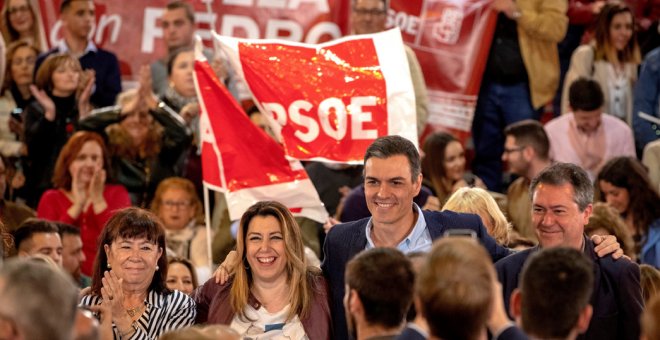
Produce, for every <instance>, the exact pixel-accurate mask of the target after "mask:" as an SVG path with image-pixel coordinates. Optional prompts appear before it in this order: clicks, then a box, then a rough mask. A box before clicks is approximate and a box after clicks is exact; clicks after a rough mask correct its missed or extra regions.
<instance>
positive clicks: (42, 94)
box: [30, 85, 55, 122]
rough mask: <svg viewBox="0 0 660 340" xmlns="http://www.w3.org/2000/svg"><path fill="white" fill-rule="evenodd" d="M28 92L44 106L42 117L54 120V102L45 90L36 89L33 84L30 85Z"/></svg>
mask: <svg viewBox="0 0 660 340" xmlns="http://www.w3.org/2000/svg"><path fill="white" fill-rule="evenodd" d="M30 93H32V96H33V97H34V99H36V100H37V102H38V103H39V104H40V105H41V107H43V108H44V117H45V118H46V119H47V120H48V121H51V122H52V121H54V120H55V103H54V102H53V100H52V99H51V98H50V97H49V96H48V94H46V91H44V90H40V89H38V88H37V87H36V86H34V85H30Z"/></svg>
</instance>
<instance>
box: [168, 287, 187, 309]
mask: <svg viewBox="0 0 660 340" xmlns="http://www.w3.org/2000/svg"><path fill="white" fill-rule="evenodd" d="M164 298H165V300H167V301H170V302H172V303H174V304H176V305H179V306H181V307H182V308H183V307H189V306H195V300H193V299H192V298H191V297H190V296H189V295H188V294H185V293H183V292H181V291H178V290H173V291H172V292H171V293H170V294H167V295H165V296H164Z"/></svg>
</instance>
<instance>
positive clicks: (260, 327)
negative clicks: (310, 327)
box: [230, 304, 309, 340]
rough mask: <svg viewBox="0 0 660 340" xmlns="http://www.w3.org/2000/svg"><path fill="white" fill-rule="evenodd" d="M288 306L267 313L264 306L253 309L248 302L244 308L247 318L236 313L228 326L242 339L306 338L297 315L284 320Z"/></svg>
mask: <svg viewBox="0 0 660 340" xmlns="http://www.w3.org/2000/svg"><path fill="white" fill-rule="evenodd" d="M289 308H290V305H286V306H285V307H284V308H282V310H281V311H279V312H275V313H269V312H268V311H267V310H266V308H264V306H261V307H259V309H258V310H255V309H254V308H253V307H252V306H251V305H249V304H248V305H247V306H246V310H245V315H246V316H247V318H248V320H243V319H241V318H240V317H239V316H238V314H236V316H234V319H233V320H232V321H231V325H230V327H231V328H232V329H234V330H235V331H237V332H238V333H240V334H241V337H242V338H243V339H254V340H257V339H273V340H308V339H309V338H308V337H307V335H306V334H305V329H304V328H303V325H302V322H300V319H299V318H298V316H297V315H296V316H295V317H294V318H293V319H292V320H290V321H289V322H286V316H287V314H288V313H289ZM250 320H255V321H250Z"/></svg>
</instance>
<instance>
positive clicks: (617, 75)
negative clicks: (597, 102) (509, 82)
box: [561, 2, 641, 124]
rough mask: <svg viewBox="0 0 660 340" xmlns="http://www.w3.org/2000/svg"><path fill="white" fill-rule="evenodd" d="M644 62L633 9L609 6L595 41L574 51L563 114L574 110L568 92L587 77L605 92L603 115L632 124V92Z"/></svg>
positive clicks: (598, 24)
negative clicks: (577, 82)
mask: <svg viewBox="0 0 660 340" xmlns="http://www.w3.org/2000/svg"><path fill="white" fill-rule="evenodd" d="M640 62H641V55H640V51H639V46H638V45H637V38H636V36H635V16H634V15H633V13H632V10H631V9H630V7H628V6H627V5H626V4H625V3H623V2H609V3H607V4H606V5H605V6H603V8H602V9H601V10H600V13H599V14H598V16H597V17H596V30H595V36H594V39H593V41H592V42H591V43H589V44H585V45H582V46H580V47H578V48H577V49H576V50H575V52H573V56H572V57H571V64H570V66H569V68H568V71H567V73H566V79H565V81H564V89H563V94H562V99H561V101H562V103H561V113H562V114H564V113H568V112H570V111H571V108H570V107H569V103H568V97H569V96H568V90H569V88H570V86H571V84H572V83H573V81H575V80H577V79H579V78H587V79H593V80H595V81H597V82H598V84H600V87H601V89H602V90H603V95H604V97H605V105H604V107H603V112H605V113H608V114H611V115H613V116H616V117H618V118H621V119H622V120H624V121H626V122H628V124H631V122H632V104H633V96H632V92H633V86H634V85H635V82H636V81H637V67H638V66H639V64H640Z"/></svg>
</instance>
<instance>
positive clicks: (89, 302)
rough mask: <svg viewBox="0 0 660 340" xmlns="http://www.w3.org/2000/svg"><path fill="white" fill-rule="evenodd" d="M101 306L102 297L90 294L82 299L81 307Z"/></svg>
mask: <svg viewBox="0 0 660 340" xmlns="http://www.w3.org/2000/svg"><path fill="white" fill-rule="evenodd" d="M98 304H101V297H100V296H98V295H94V294H88V295H85V296H83V297H82V298H81V299H80V303H79V304H78V305H79V306H96V305H98Z"/></svg>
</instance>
